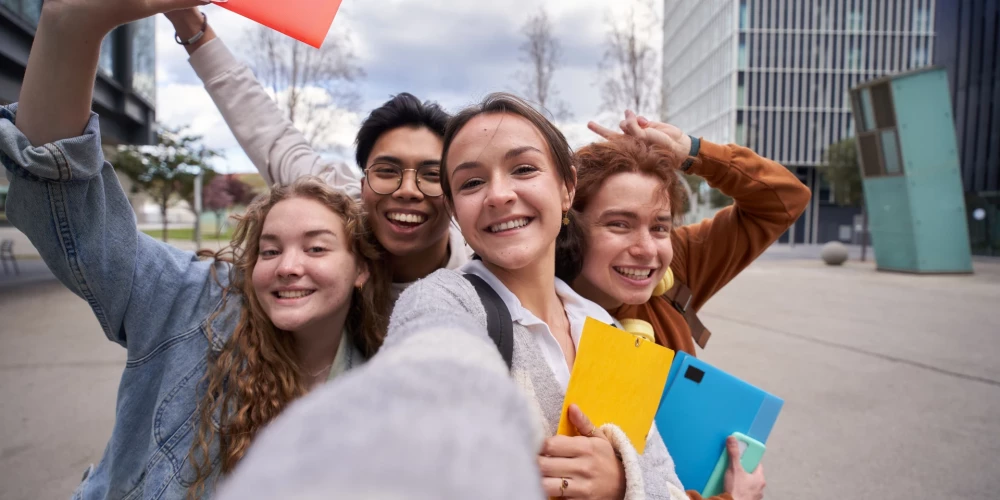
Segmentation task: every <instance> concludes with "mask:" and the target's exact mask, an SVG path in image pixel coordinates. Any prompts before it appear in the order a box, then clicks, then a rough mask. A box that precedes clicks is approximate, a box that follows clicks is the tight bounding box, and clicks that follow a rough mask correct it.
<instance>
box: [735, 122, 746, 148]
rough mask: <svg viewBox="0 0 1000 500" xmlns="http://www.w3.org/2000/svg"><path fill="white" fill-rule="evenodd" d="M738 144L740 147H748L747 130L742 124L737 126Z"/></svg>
mask: <svg viewBox="0 0 1000 500" xmlns="http://www.w3.org/2000/svg"><path fill="white" fill-rule="evenodd" d="M736 144H739V145H740V146H746V145H747V138H746V128H745V127H744V126H743V124H742V123H737V124H736Z"/></svg>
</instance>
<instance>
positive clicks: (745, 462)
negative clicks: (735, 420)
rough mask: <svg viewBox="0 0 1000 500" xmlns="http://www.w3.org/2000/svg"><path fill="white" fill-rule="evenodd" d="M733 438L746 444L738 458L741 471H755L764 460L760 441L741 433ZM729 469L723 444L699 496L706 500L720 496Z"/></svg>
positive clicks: (735, 434) (734, 434)
mask: <svg viewBox="0 0 1000 500" xmlns="http://www.w3.org/2000/svg"><path fill="white" fill-rule="evenodd" d="M733 437H734V438H736V439H737V440H738V441H741V442H743V443H746V445H747V448H746V450H744V451H743V455H742V456H741V457H740V465H742V466H743V470H745V471H747V472H753V471H754V470H756V469H757V465H759V464H760V460H761V459H762V458H764V449H765V446H764V445H763V443H761V442H760V441H757V440H756V439H754V438H752V437H748V436H747V435H746V434H743V433H742V432H734V433H733ZM728 468H729V452H728V451H726V446H725V443H723V445H722V455H721V456H720V457H719V461H718V462H716V463H715V469H713V470H712V475H711V476H709V477H708V484H706V485H705V489H704V490H702V492H701V496H703V497H705V498H708V497H714V496H715V495H721V494H722V493H723V490H724V489H725V484H724V483H725V478H726V469H728Z"/></svg>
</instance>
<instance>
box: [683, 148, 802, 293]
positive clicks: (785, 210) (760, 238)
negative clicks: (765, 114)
mask: <svg viewBox="0 0 1000 500" xmlns="http://www.w3.org/2000/svg"><path fill="white" fill-rule="evenodd" d="M688 173H689V174H693V175H697V176H700V177H702V178H704V179H705V181H706V182H708V185H709V186H712V187H714V188H717V189H719V191H722V193H723V194H725V195H727V196H730V197H732V198H733V205H732V206H729V207H726V208H724V209H722V210H720V211H719V212H718V213H717V214H716V215H715V217H712V218H711V219H706V220H704V221H702V222H699V223H695V224H691V225H688V226H684V227H681V228H678V229H677V230H676V231H674V233H673V235H672V240H673V247H674V260H673V263H671V265H670V267H671V268H672V269H673V270H674V273H675V274H676V275H677V279H679V280H680V281H682V282H683V283H685V284H687V285H688V287H689V288H691V294H692V296H693V297H694V301H693V304H692V305H693V306H694V308H695V309H700V308H701V306H702V305H703V304H704V303H705V301H707V300H708V299H709V298H710V297H712V296H713V295H715V293H716V292H718V291H719V289H721V288H722V287H723V286H725V285H726V283H729V281H730V280H732V279H733V278H734V277H736V275H737V274H739V273H740V272H741V271H743V270H744V269H746V267H747V266H749V265H750V264H751V263H752V262H753V261H754V260H755V259H756V258H757V257H759V256H760V254H761V253H763V252H764V250H767V247H769V246H771V244H772V243H774V242H775V241H777V239H778V238H779V237H780V236H781V234H782V233H784V232H785V231H786V230H788V228H789V227H791V225H792V224H794V223H795V220H796V219H798V218H799V216H800V215H802V212H804V211H805V209H806V206H807V205H808V204H809V198H810V197H811V193H810V191H809V188H807V187H806V186H805V185H804V184H802V182H801V181H799V179H798V178H797V177H795V175H794V174H792V173H791V172H790V171H788V169H787V168H785V167H784V166H782V165H781V164H779V163H777V162H774V161H771V160H768V159H767V158H763V157H761V156H759V155H757V154H756V153H754V152H753V151H751V150H750V149H747V148H745V147H741V146H736V145H733V144H730V145H719V144H713V143H711V142H708V141H705V140H702V141H701V146H700V150H699V152H698V156H697V160H696V161H695V162H694V164H693V165H692V166H691V168H690V170H688Z"/></svg>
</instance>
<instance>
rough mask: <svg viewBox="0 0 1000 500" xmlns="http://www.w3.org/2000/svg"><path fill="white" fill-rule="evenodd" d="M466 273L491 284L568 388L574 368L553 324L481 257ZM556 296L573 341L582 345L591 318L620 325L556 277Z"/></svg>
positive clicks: (468, 265) (473, 262)
mask: <svg viewBox="0 0 1000 500" xmlns="http://www.w3.org/2000/svg"><path fill="white" fill-rule="evenodd" d="M461 271H462V272H465V273H469V274H475V275H476V276H479V277H480V278H482V279H483V281H485V282H486V283H488V284H489V285H490V286H491V287H492V288H493V290H495V291H496V292H497V295H499V296H500V298H501V299H502V300H503V302H504V304H505V305H506V306H507V310H508V311H510V319H511V321H513V322H514V323H518V324H520V325H521V326H523V327H525V328H527V329H528V331H530V332H531V333H532V336H533V337H534V338H535V340H536V341H537V342H538V347H539V348H540V349H541V350H542V354H543V355H544V356H545V360H546V362H547V363H548V365H549V368H551V369H552V374H553V375H555V377H556V380H557V381H558V382H559V385H560V386H561V387H562V388H563V390H565V389H566V386H567V385H568V384H569V376H570V369H569V366H567V365H566V358H565V356H563V353H562V349H561V348H560V347H559V342H558V341H556V338H555V337H554V336H553V335H552V331H551V330H549V326H548V325H547V324H545V322H544V321H542V320H541V319H539V318H538V317H537V316H535V315H534V314H533V313H532V312H531V311H529V310H528V309H526V308H524V307H523V306H522V305H521V301H520V300H518V298H517V296H516V295H514V293H513V292H511V291H510V290H509V289H508V288H507V287H506V286H505V285H504V284H503V283H502V282H501V281H500V279H499V278H497V277H496V276H495V275H494V274H493V273H492V272H490V270H489V269H487V268H486V266H485V265H483V262H482V261H480V260H470V261H469V262H468V263H467V264H465V265H464V266H462V269H461ZM555 283H556V295H558V296H559V299H560V300H562V303H563V307H564V308H565V309H566V317H567V318H569V325H570V336H571V337H572V338H573V344H574V345H575V346H577V347H579V346H580V336H581V335H582V334H583V324H584V322H585V321H586V319H587V317H588V316H589V317H591V318H594V319H596V320H598V321H601V322H603V323H605V324H609V325H615V326H616V327H620V326H621V325H619V323H618V322H617V321H616V320H615V319H614V318H613V317H612V316H611V314H610V313H608V311H606V310H604V308H603V307H601V306H599V305H597V304H595V303H593V302H591V301H589V300H587V299H585V298H583V297H582V296H580V294H578V293H576V291H574V290H573V289H572V288H571V287H570V286H569V285H568V284H567V283H566V282H565V281H563V280H561V279H559V278H556V282H555Z"/></svg>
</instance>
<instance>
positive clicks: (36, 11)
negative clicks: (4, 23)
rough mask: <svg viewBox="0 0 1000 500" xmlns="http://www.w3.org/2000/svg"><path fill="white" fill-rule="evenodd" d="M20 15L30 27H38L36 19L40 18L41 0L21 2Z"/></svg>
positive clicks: (23, 0) (24, 0) (22, 0)
mask: <svg viewBox="0 0 1000 500" xmlns="http://www.w3.org/2000/svg"><path fill="white" fill-rule="evenodd" d="M21 7H22V9H23V10H22V11H21V13H22V14H24V17H26V18H27V19H28V20H29V21H31V25H32V26H38V18H40V17H42V0H21Z"/></svg>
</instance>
